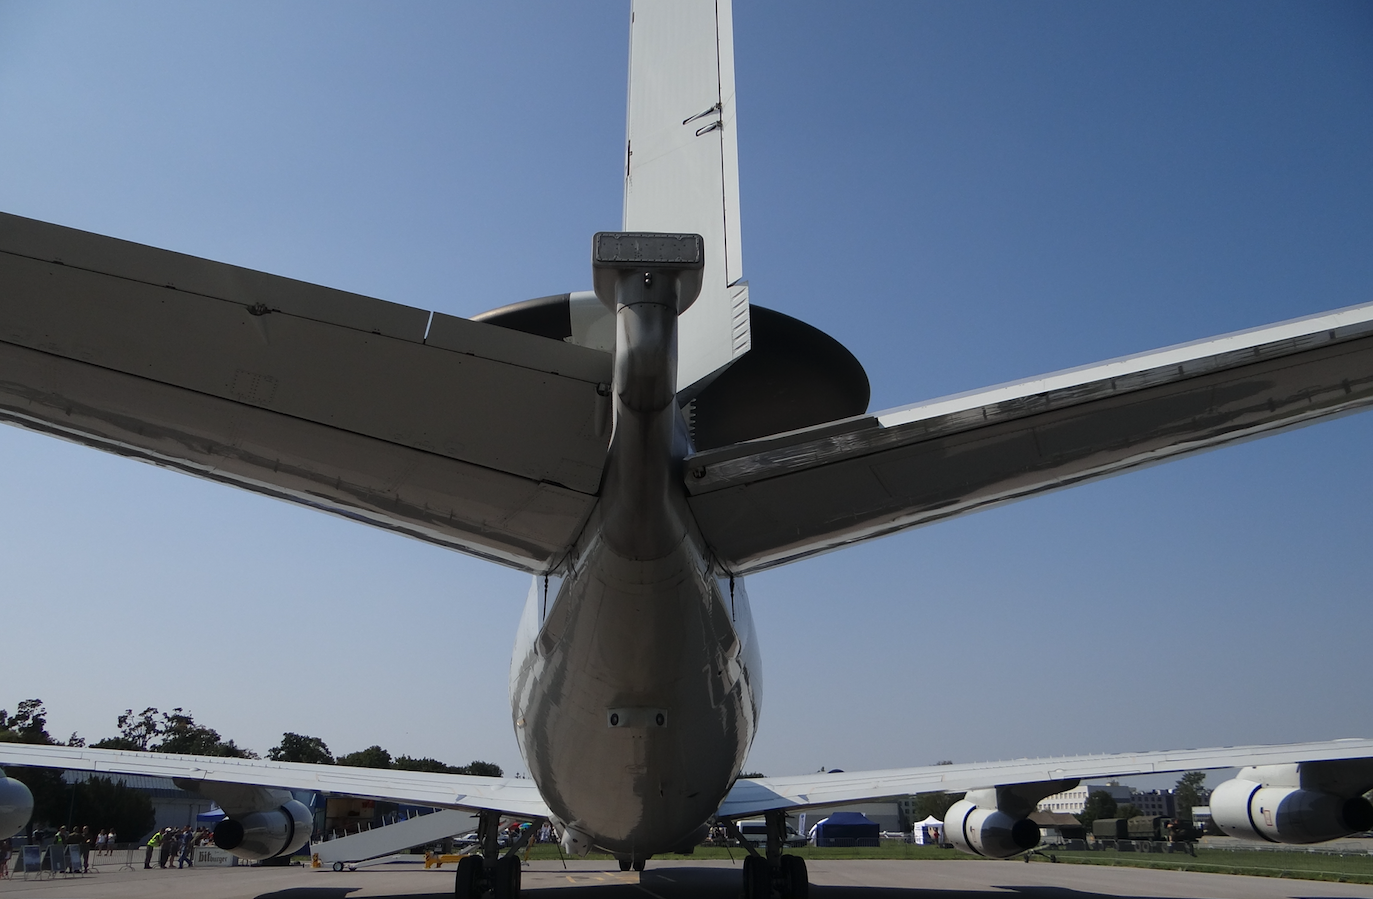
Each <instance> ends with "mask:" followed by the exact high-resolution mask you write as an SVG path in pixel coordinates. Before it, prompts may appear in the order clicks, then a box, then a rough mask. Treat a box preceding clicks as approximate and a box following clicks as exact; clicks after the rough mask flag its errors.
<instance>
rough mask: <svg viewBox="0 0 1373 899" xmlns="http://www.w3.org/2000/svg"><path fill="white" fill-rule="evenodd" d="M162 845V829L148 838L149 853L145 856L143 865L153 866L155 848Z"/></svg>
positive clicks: (146, 866)
mask: <svg viewBox="0 0 1373 899" xmlns="http://www.w3.org/2000/svg"><path fill="white" fill-rule="evenodd" d="M161 845H162V831H160V830H158V831H154V832H153V835H152V838H151V839H150V840H148V854H147V855H145V856H143V867H145V868H151V867H152V866H153V850H154V849H156V848H157V847H158V846H161Z"/></svg>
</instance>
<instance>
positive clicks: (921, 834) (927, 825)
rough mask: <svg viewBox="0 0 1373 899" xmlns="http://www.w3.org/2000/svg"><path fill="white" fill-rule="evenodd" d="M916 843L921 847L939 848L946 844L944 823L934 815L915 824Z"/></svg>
mask: <svg viewBox="0 0 1373 899" xmlns="http://www.w3.org/2000/svg"><path fill="white" fill-rule="evenodd" d="M915 842H916V843H918V844H920V845H921V846H926V845H928V846H938V845H939V844H940V843H942V842H944V822H943V821H940V820H939V819H938V818H936V817H935V816H934V815H930V816H929V817H928V818H926V819H925V820H924V821H917V822H915Z"/></svg>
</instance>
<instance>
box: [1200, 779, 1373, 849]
mask: <svg viewBox="0 0 1373 899" xmlns="http://www.w3.org/2000/svg"><path fill="white" fill-rule="evenodd" d="M1211 820H1212V821H1213V822H1215V824H1216V825H1217V826H1218V827H1220V828H1221V829H1222V830H1224V831H1225V832H1226V833H1228V834H1229V835H1230V836H1232V837H1240V838H1241V839H1246V840H1264V841H1267V842H1272V843H1321V842H1324V841H1325V840H1334V839H1338V838H1340V837H1344V836H1348V835H1349V834H1351V833H1357V832H1358V831H1363V830H1368V829H1369V828H1373V806H1370V805H1369V804H1368V800H1366V799H1364V798H1363V797H1362V796H1354V797H1352V798H1345V797H1342V796H1339V795H1336V794H1334V793H1327V792H1323V791H1320V790H1310V789H1303V788H1302V787H1293V786H1265V785H1264V784H1262V783H1256V782H1254V781H1250V780H1245V779H1244V778H1235V779H1234V780H1227V781H1226V782H1225V783H1223V784H1221V785H1220V786H1218V787H1216V789H1215V790H1214V791H1213V792H1212V793H1211Z"/></svg>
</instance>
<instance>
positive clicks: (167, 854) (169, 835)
mask: <svg viewBox="0 0 1373 899" xmlns="http://www.w3.org/2000/svg"><path fill="white" fill-rule="evenodd" d="M174 845H176V831H174V830H173V829H172V828H170V827H168V828H167V829H166V830H164V831H162V845H161V846H159V847H158V852H157V866H158V867H159V868H165V867H167V862H168V860H170V859H171V857H172V847H173V846H174Z"/></svg>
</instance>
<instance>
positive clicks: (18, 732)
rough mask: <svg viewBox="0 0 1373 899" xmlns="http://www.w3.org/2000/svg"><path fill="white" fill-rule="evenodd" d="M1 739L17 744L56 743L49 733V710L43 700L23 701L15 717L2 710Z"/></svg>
mask: <svg viewBox="0 0 1373 899" xmlns="http://www.w3.org/2000/svg"><path fill="white" fill-rule="evenodd" d="M72 736H73V737H75V736H76V734H72ZM0 739H4V740H6V742H15V743H45V744H52V743H54V742H55V741H54V740H53V738H52V736H51V735H50V734H49V733H48V710H47V709H45V708H44V707H43V700H41V699H25V700H22V701H20V703H19V707H18V708H17V709H16V710H15V712H14V714H13V715H11V714H10V713H9V712H7V711H6V710H4V709H0Z"/></svg>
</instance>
